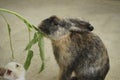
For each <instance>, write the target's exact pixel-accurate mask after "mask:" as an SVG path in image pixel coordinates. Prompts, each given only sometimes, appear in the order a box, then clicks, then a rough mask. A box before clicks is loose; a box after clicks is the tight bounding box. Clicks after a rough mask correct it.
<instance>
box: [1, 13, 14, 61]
mask: <svg viewBox="0 0 120 80" xmlns="http://www.w3.org/2000/svg"><path fill="white" fill-rule="evenodd" d="M0 15H1V16H2V17H3V19H4V20H5V22H6V24H7V28H8V34H9V41H10V49H11V52H12V58H13V59H14V50H13V45H12V38H11V27H10V24H9V23H8V21H7V19H6V17H5V16H4V15H3V14H2V13H0Z"/></svg>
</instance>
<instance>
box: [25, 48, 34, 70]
mask: <svg viewBox="0 0 120 80" xmlns="http://www.w3.org/2000/svg"><path fill="white" fill-rule="evenodd" d="M32 58H33V51H32V50H29V51H28V55H27V58H26V61H25V63H24V68H25V70H28V68H29V66H30V64H31V60H32Z"/></svg>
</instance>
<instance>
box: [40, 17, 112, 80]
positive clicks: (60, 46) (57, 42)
mask: <svg viewBox="0 0 120 80" xmlns="http://www.w3.org/2000/svg"><path fill="white" fill-rule="evenodd" d="M38 28H39V31H40V32H42V33H44V35H45V37H47V38H49V39H50V40H51V44H52V48H53V53H54V56H55V59H56V61H57V63H58V65H59V68H60V70H59V77H58V80H105V77H106V75H107V73H108V71H109V68H110V64H109V56H108V52H107V49H106V47H105V45H104V44H103V41H102V40H101V39H100V37H99V36H97V35H96V34H95V33H93V32H92V31H93V30H94V27H93V26H92V25H91V24H90V23H89V22H86V21H83V20H80V19H76V18H67V19H66V18H59V17H57V16H56V15H53V16H51V17H49V18H47V19H45V20H43V21H42V22H41V23H40V24H39V25H38ZM73 72H74V73H75V76H74V77H72V73H73Z"/></svg>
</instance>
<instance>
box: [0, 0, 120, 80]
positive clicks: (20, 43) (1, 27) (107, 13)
mask: <svg viewBox="0 0 120 80" xmlns="http://www.w3.org/2000/svg"><path fill="white" fill-rule="evenodd" d="M0 7H1V8H6V9H10V10H13V11H16V12H18V13H20V14H21V15H23V16H24V17H26V18H27V19H28V20H29V21H30V22H31V23H33V24H34V25H38V24H39V23H40V22H41V20H43V19H45V18H47V17H49V16H51V15H57V16H60V17H68V18H69V17H74V18H75V17H76V18H80V19H83V20H86V21H89V22H90V23H91V24H92V25H93V26H94V27H95V30H94V33H96V34H98V35H99V36H100V37H101V38H102V40H103V42H104V43H105V45H106V47H107V49H108V52H109V57H110V66H111V68H110V71H109V74H108V75H107V77H106V80H120V69H119V68H120V49H119V48H120V0H0ZM4 15H5V16H6V18H7V19H8V22H9V23H10V24H11V26H12V41H13V47H14V52H15V61H17V62H19V63H22V64H23V63H24V61H25V58H26V55H27V54H26V52H25V51H23V50H24V48H25V46H26V44H27V43H28V32H27V28H26V27H25V25H24V23H23V22H21V21H20V20H18V19H17V18H16V17H15V16H13V15H10V14H6V13H5V14H4ZM33 32H34V31H33ZM33 50H34V57H33V60H32V65H31V66H30V68H29V70H28V71H27V75H26V80H57V74H58V70H59V69H58V66H57V64H56V61H55V59H54V56H53V52H52V48H51V43H50V41H49V40H48V39H46V38H45V57H46V58H45V59H46V61H45V63H46V66H45V70H44V71H43V72H42V73H40V74H38V71H39V68H40V64H41V60H40V58H39V52H38V48H37V46H36V45H35V46H34V47H33ZM10 60H11V52H10V47H9V40H8V32H7V27H6V24H5V22H4V20H3V19H2V17H1V16H0V66H3V65H4V64H6V63H8V62H9V61H10Z"/></svg>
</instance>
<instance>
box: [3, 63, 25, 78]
mask: <svg viewBox="0 0 120 80" xmlns="http://www.w3.org/2000/svg"><path fill="white" fill-rule="evenodd" d="M16 65H19V66H18V67H16ZM5 68H6V69H7V70H11V71H12V72H11V74H10V75H8V74H7V71H6V72H5V74H4V76H3V77H4V78H5V79H8V80H25V69H24V67H23V65H22V64H19V63H16V62H10V63H8V64H7V65H6V66H5Z"/></svg>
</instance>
